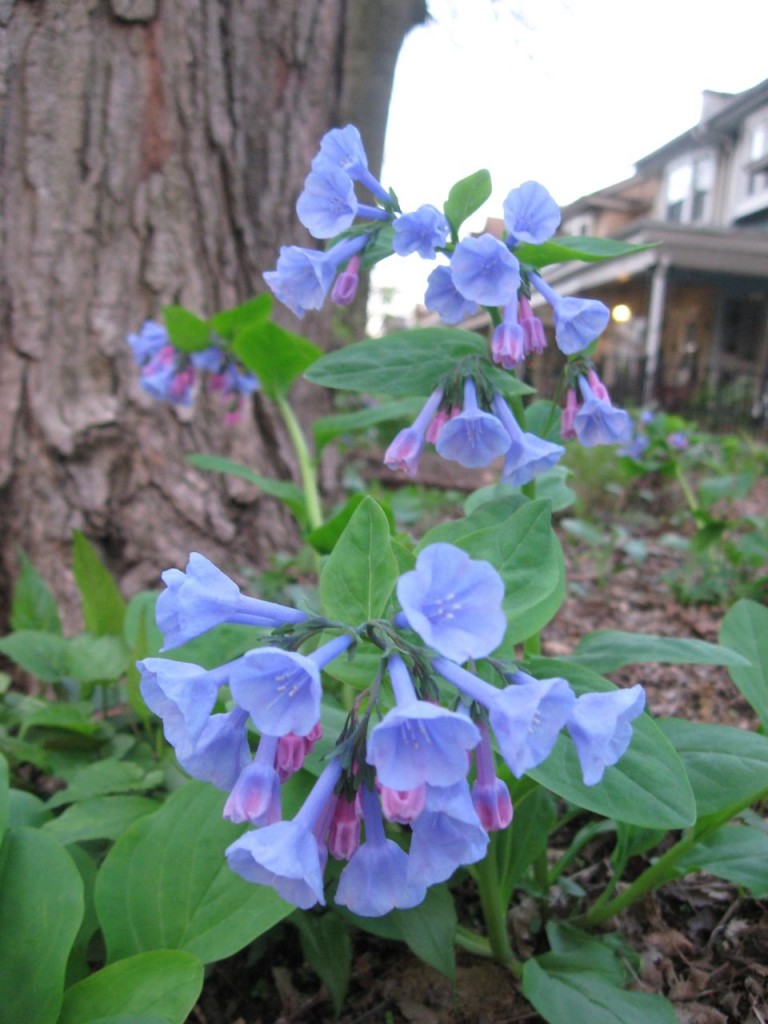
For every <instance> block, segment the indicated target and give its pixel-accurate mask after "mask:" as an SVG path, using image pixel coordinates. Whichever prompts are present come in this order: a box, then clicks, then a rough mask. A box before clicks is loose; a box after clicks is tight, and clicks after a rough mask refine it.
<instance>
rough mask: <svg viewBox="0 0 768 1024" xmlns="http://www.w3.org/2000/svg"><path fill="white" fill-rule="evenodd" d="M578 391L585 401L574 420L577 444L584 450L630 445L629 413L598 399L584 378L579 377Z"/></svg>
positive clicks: (630, 420) (630, 422)
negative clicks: (599, 446) (602, 445)
mask: <svg viewBox="0 0 768 1024" xmlns="http://www.w3.org/2000/svg"><path fill="white" fill-rule="evenodd" d="M579 389H580V391H581V395H582V398H583V399H584V401H583V403H582V404H581V405H580V406H579V409H578V412H577V413H576V415H575V416H574V418H573V431H574V433H575V434H576V437H577V438H578V440H579V443H580V444H582V445H584V447H585V448H593V447H594V446H595V445H598V444H629V442H630V441H631V440H632V434H633V427H632V418H631V416H630V415H629V413H628V412H626V411H625V410H624V409H618V408H616V406H614V405H612V404H611V400H610V398H606V397H599V395H598V393H596V391H595V390H594V389H593V387H592V386H591V385H590V382H589V381H588V380H587V378H586V377H583V376H582V377H579ZM603 391H605V388H604V387H603ZM605 394H607V392H605Z"/></svg>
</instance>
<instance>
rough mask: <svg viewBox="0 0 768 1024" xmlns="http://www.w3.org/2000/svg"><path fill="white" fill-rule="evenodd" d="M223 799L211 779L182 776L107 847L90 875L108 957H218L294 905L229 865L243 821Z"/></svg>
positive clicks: (244, 942) (235, 948)
mask: <svg viewBox="0 0 768 1024" xmlns="http://www.w3.org/2000/svg"><path fill="white" fill-rule="evenodd" d="M224 800H225V794H223V793H221V792H220V791H219V790H217V789H215V788H214V787H213V786H209V785H206V784H204V783H197V782H187V783H185V784H184V785H183V786H182V787H181V788H180V789H178V790H176V792H175V793H174V794H173V795H172V796H171V797H170V798H169V799H168V800H167V801H166V803H165V804H164V805H163V807H162V808H161V809H160V810H159V811H157V812H156V813H155V814H151V815H147V816H145V817H143V818H140V819H139V820H138V821H136V822H134V824H133V825H131V827H130V828H129V829H128V831H127V832H125V833H124V834H123V835H122V836H121V837H120V839H118V841H117V842H116V843H115V845H114V846H113V847H112V849H111V850H110V852H109V853H108V855H107V857H106V859H105V861H104V864H103V866H102V868H101V870H100V872H99V875H98V878H97V881H96V910H97V913H98V915H99V921H100V923H101V927H102V930H103V932H104V938H105V941H106V945H107V951H108V959H109V960H110V962H112V961H115V960H119V959H120V958H122V957H125V956H130V955H132V954H133V953H139V952H144V951H147V950H151V949H184V950H186V951H187V952H189V953H193V954H194V955H195V956H197V957H199V959H200V960H202V961H203V962H204V963H209V962H211V961H213V960H220V959H222V958H223V957H227V956H231V955H232V954H233V953H236V952H237V951H238V950H240V949H242V948H243V947H244V946H246V945H248V943H249V942H252V941H253V940H254V939H255V938H257V936H259V935H261V934H262V933H263V932H265V931H267V930H268V929H269V928H271V927H272V926H273V925H275V924H276V923H277V922H278V921H280V920H282V919H283V918H284V917H287V916H288V914H290V913H291V912H292V911H293V909H294V908H293V907H291V906H289V905H288V904H287V903H284V902H283V901H282V900H281V899H280V897H279V896H278V895H277V894H276V893H275V892H274V891H273V890H272V889H269V888H266V887H264V886H259V885H253V884H251V883H249V882H246V881H245V880H244V879H243V878H241V877H240V876H239V875H236V874H235V873H234V872H233V871H231V870H230V869H229V867H228V866H227V862H226V859H225V857H224V851H225V849H226V848H227V846H229V845H230V843H232V842H233V841H234V840H235V839H236V838H237V837H238V835H240V834H241V832H242V828H238V827H237V826H235V825H233V824H232V823H231V822H229V821H225V820H224V819H223V818H222V817H221V812H222V809H223V806H224Z"/></svg>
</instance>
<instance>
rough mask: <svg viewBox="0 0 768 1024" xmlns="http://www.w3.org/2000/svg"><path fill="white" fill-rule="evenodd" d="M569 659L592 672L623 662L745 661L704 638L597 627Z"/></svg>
mask: <svg viewBox="0 0 768 1024" xmlns="http://www.w3.org/2000/svg"><path fill="white" fill-rule="evenodd" d="M570 660H573V661H577V662H578V663H579V664H580V665H587V666H589V668H591V669H594V670H595V671H596V672H613V671H614V670H615V669H617V668H623V667H624V666H625V665H640V664H643V663H645V662H660V663H662V664H669V665H728V666H741V665H748V664H749V663H748V661H747V659H746V658H744V657H742V655H741V654H738V653H737V652H736V650H731V649H730V647H728V646H724V647H721V646H720V645H718V644H709V643H706V642H705V641H704V640H681V639H678V638H676V637H669V636H653V635H651V634H641V633H625V632H623V631H622V630H619V629H601V630H597V632H595V633H589V634H588V635H587V636H585V637H583V638H582V639H581V640H580V641H579V643H578V645H577V647H576V650H575V651H574V653H573V654H572V655H570Z"/></svg>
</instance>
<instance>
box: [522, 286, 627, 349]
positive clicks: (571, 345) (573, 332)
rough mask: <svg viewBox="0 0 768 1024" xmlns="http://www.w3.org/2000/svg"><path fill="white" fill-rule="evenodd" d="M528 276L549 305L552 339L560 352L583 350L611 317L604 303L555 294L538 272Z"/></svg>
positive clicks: (598, 334) (602, 329) (596, 336)
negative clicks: (553, 333) (551, 317)
mask: <svg viewBox="0 0 768 1024" xmlns="http://www.w3.org/2000/svg"><path fill="white" fill-rule="evenodd" d="M531 280H532V281H533V283H534V284H535V285H536V288H537V289H538V290H539V291H540V292H541V294H542V295H543V296H544V298H545V299H546V300H547V302H548V303H549V304H550V306H551V307H552V312H553V314H554V320H555V341H556V342H557V347H558V348H559V349H560V351H561V352H562V353H563V354H564V355H566V356H571V355H575V354H576V353H577V352H581V351H583V350H584V349H585V348H586V347H587V346H588V345H591V344H592V342H593V341H594V340H595V338H598V337H599V336H600V335H601V334H602V333H603V331H604V330H605V328H606V326H607V325H608V321H609V320H610V318H611V311H610V310H609V309H608V307H607V306H606V305H605V303H603V302H599V301H598V300H597V299H579V298H576V297H574V296H562V295H558V294H557V292H556V291H555V290H554V288H551V287H550V286H549V285H548V284H547V283H546V281H544V280H543V278H541V277H539V275H538V274H531Z"/></svg>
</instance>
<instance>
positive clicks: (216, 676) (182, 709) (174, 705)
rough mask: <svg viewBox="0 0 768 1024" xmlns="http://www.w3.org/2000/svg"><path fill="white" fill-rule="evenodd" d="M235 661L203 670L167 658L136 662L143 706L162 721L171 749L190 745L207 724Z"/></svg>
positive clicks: (196, 666)
mask: <svg viewBox="0 0 768 1024" xmlns="http://www.w3.org/2000/svg"><path fill="white" fill-rule="evenodd" d="M234 664H235V662H229V663H228V664H227V665H222V666H220V667H219V668H215V669H212V670H211V671H207V670H206V669H204V668H201V667H200V665H193V664H191V663H189V662H185V661H171V660H170V659H168V658H144V660H143V661H139V662H137V663H136V668H137V669H138V670H139V675H140V676H141V682H140V684H139V685H140V689H141V696H142V698H143V700H144V703H145V704H146V705H147V707H148V708H149V710H150V711H152V712H154V714H156V715H157V716H158V717H159V718H161V719H162V720H163V734H164V735H165V738H166V740H167V741H168V742H169V743H170V744H171V746H172V747H178V746H185V745H190V744H194V743H195V742H196V741H197V739H198V738H199V736H200V733H201V732H202V731H203V727H204V726H205V725H206V723H207V722H208V718H209V717H210V714H211V712H212V711H213V707H214V705H215V703H216V698H217V696H218V692H219V687H220V686H222V685H223V684H224V683H226V682H227V680H228V678H229V673H230V671H231V668H232V666H233V665H234Z"/></svg>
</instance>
